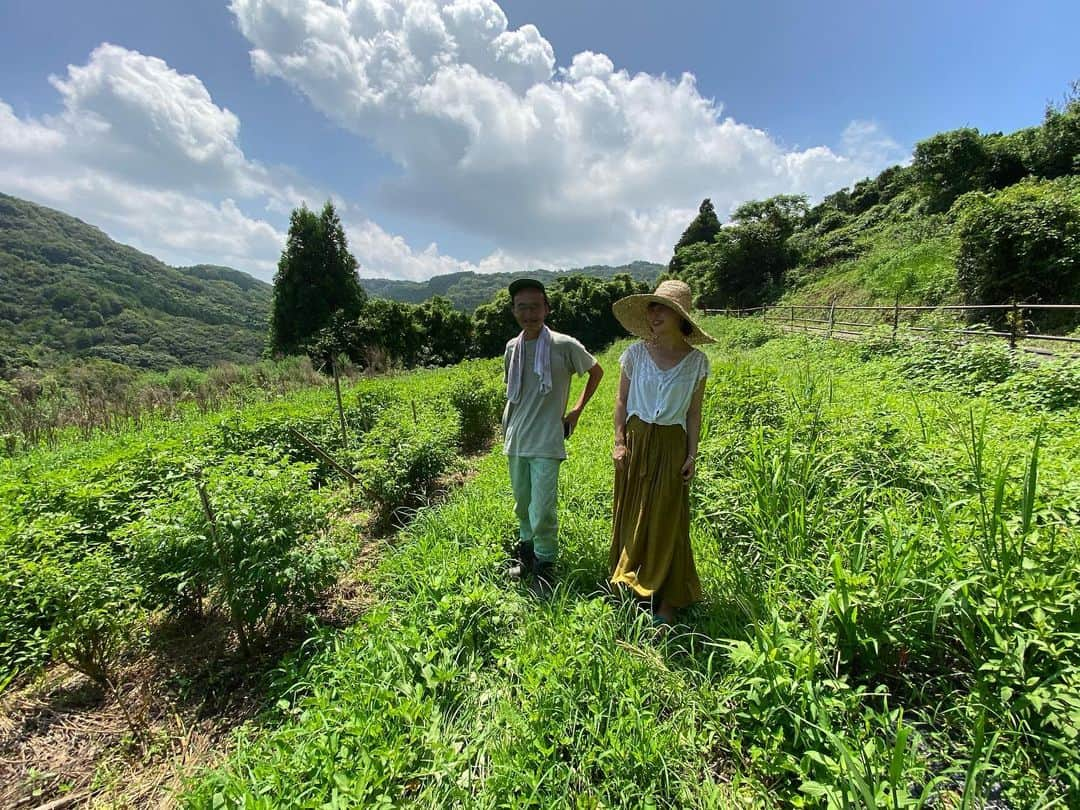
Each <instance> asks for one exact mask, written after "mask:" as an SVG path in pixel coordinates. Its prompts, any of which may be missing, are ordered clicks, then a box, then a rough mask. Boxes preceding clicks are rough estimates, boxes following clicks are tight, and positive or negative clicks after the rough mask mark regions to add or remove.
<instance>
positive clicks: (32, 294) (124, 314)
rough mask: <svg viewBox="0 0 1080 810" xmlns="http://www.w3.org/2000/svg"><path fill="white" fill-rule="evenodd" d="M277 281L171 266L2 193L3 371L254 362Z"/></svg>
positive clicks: (208, 267) (59, 214) (0, 303)
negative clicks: (66, 365) (82, 364)
mask: <svg viewBox="0 0 1080 810" xmlns="http://www.w3.org/2000/svg"><path fill="white" fill-rule="evenodd" d="M271 293H272V287H271V286H270V285H269V284H266V283H265V282H262V281H259V280H258V279H256V278H253V277H252V276H249V275H247V274H246V273H242V272H240V271H238V270H232V269H230V268H227V267H216V266H213V265H196V266H194V267H170V266H169V265H167V264H164V263H163V262H161V261H159V260H158V259H155V258H154V257H153V256H150V255H148V254H146V253H142V252H141V251H138V250H135V249H134V248H132V247H128V246H127V245H122V244H120V243H118V242H115V241H113V240H112V239H110V238H109V237H108V236H106V235H105V233H103V232H102V231H101V230H99V229H98V228H95V227H94V226H92V225H88V224H87V223H85V222H83V221H82V220H79V219H76V218H75V217H72V216H69V215H68V214H64V213H62V212H60V211H56V210H54V209H51V208H46V207H44V206H41V205H37V204H35V203H32V202H28V201H26V200H21V199H19V198H17V197H12V196H9V195H6V194H0V373H3V372H4V370H5V369H11V368H14V367H17V366H22V365H39V366H54V365H57V364H59V363H63V362H66V361H68V360H71V359H75V358H92V357H98V358H105V359H108V360H114V361H116V362H118V363H123V364H125V365H128V366H132V367H135V368H146V369H157V370H165V369H169V368H173V367H176V366H197V367H206V366H210V365H213V364H215V363H218V362H221V361H233V362H238V363H247V362H251V361H253V360H255V359H257V358H258V357H259V355H260V354H261V353H262V350H263V345H264V342H265V338H266V329H267V321H268V318H269V313H270V299H271Z"/></svg>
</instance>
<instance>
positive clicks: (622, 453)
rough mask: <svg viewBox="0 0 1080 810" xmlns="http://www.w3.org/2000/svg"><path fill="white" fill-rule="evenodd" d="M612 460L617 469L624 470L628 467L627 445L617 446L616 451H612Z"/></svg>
mask: <svg viewBox="0 0 1080 810" xmlns="http://www.w3.org/2000/svg"><path fill="white" fill-rule="evenodd" d="M611 458H612V460H613V461H614V462H615V468H616V469H618V470H622V468H623V467H624V466H626V445H625V444H616V445H615V449H614V450H612V451H611Z"/></svg>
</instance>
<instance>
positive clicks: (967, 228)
mask: <svg viewBox="0 0 1080 810" xmlns="http://www.w3.org/2000/svg"><path fill="white" fill-rule="evenodd" d="M956 207H957V208H958V209H959V216H958V222H957V234H958V236H959V237H960V252H959V254H958V256H957V262H956V266H957V281H958V282H959V285H960V288H961V290H963V292H964V297H965V299H966V300H967V301H968V302H970V303H979V304H1003V303H1008V302H1009V301H1012V300H1016V301H1040V302H1043V303H1069V302H1071V301H1072V300H1075V297H1076V296H1078V295H1080V178H1060V179H1058V180H1053V181H1039V180H1034V179H1029V180H1025V181H1023V182H1021V183H1017V184H1016V185H1014V186H1011V187H1009V188H1007V189H1005V190H1004V191H1000V192H998V193H996V194H984V193H979V192H976V193H972V194H969V195H967V196H965V197H964V198H963V199H961V200H959V201H957V204H956Z"/></svg>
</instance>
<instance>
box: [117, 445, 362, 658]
mask: <svg viewBox="0 0 1080 810" xmlns="http://www.w3.org/2000/svg"><path fill="white" fill-rule="evenodd" d="M312 471H313V470H312V466H311V465H307V464H290V463H287V462H284V461H269V460H266V459H251V458H246V457H240V456H231V457H226V458H223V459H222V460H221V461H220V462H219V463H218V464H217V465H216V466H214V467H213V468H210V469H207V470H206V471H205V472H204V473H203V476H202V478H203V481H204V484H203V485H204V486H205V492H206V498H207V503H206V506H208V507H209V510H210V511H209V514H207V510H206V507H204V504H203V502H202V499H201V497H200V494H199V484H198V483H197V482H196V481H192V483H191V484H190V486H186V487H178V488H177V491H176V492H175V493H174V494H173V496H172V497H171V498H163V499H160V500H159V501H157V502H155V503H154V504H153V505H151V507H150V508H148V509H147V511H146V513H145V514H144V516H143V517H142V518H141V519H140V520H139V521H138V522H137V523H135V524H132V525H131V526H129V527H128V528H127V529H126V530H125V531H124V533H123V538H124V539H126V541H127V542H128V543H129V547H130V552H131V555H132V559H133V564H134V566H135V568H136V570H138V571H139V572H140V573H141V574H142V575H143V576H144V577H145V579H146V581H147V583H148V590H149V591H150V593H151V594H152V595H153V597H154V599H155V601H156V602H157V603H158V604H160V605H161V606H163V607H166V608H169V609H170V610H172V611H174V612H178V613H183V612H185V611H190V610H191V609H193V607H194V602H195V600H197V599H198V598H200V596H201V594H203V593H205V594H207V595H209V597H210V599H211V602H212V603H213V604H214V605H215V606H218V607H220V608H222V609H224V610H225V612H226V614H227V616H228V618H229V621H230V623H231V624H232V626H233V628H234V629H235V631H236V634H237V636H238V638H239V640H240V644H241V647H242V648H244V649H245V651H246V649H247V647H248V643H249V639H251V638H252V637H253V636H254V635H256V634H257V633H258V632H259V631H260V629H267V630H272V629H273V628H275V627H276V626H278V625H279V624H280V623H281V622H282V621H284V620H285V619H287V618H288V617H289V616H290V615H292V614H293V613H294V612H295V611H296V610H297V609H299V608H301V607H304V606H306V605H308V604H310V603H311V602H312V601H313V600H314V599H315V597H316V596H317V595H318V593H319V592H320V591H321V590H322V589H323V588H324V587H326V586H327V585H328V584H329V583H330V582H331V580H332V578H333V575H334V573H335V572H336V570H337V568H338V567H339V565H340V562H341V559H340V556H339V555H338V553H337V552H336V550H335V549H334V548H333V547H332V545H331V544H330V542H329V541H328V540H327V538H326V535H325V529H326V515H325V510H324V509H323V508H321V504H320V502H319V498H318V497H317V496H316V495H315V494H314V493H312V492H311V489H310V485H311V478H312Z"/></svg>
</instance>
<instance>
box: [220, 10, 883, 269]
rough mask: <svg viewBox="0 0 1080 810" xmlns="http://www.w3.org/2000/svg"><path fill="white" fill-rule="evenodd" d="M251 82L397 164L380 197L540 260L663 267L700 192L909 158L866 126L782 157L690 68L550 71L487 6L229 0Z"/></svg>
mask: <svg viewBox="0 0 1080 810" xmlns="http://www.w3.org/2000/svg"><path fill="white" fill-rule="evenodd" d="M230 8H231V10H232V12H233V14H234V15H235V17H236V19H237V21H238V23H239V27H240V30H241V32H242V33H243V34H244V36H245V37H246V38H247V39H248V40H249V42H250V43H251V45H252V49H251V60H252V65H253V67H254V69H255V71H256V72H257V73H259V74H261V75H263V76H272V77H277V78H280V79H282V80H284V81H285V82H287V83H288V84H290V85H291V86H293V87H294V88H296V89H298V90H299V91H300V92H301V93H303V94H304V95H305V96H307V98H308V99H309V100H310V101H311V103H312V104H313V105H314V106H315V107H316V108H317V109H319V110H320V111H322V112H323V113H324V114H325V115H326V116H327V117H328V118H330V119H332V120H334V121H336V122H337V123H338V124H340V125H341V126H343V127H345V128H347V129H348V130H350V131H352V132H355V133H357V134H359V135H361V136H363V137H365V138H367V139H369V140H370V141H371V142H372V143H374V144H375V145H376V146H377V147H378V148H380V149H381V150H382V151H384V152H385V153H386V154H388V155H390V156H391V157H392V158H393V159H394V160H395V161H396V162H397V163H398V165H399V166H400V167H401V169H402V174H401V176H400V177H398V178H395V179H394V180H392V181H388V182H387V183H386V184H385V185H384V188H383V199H384V200H386V201H387V202H390V203H392V204H394V205H396V206H399V207H400V208H402V209H405V210H408V211H410V212H414V213H422V214H424V215H427V216H429V217H430V218H432V219H434V220H436V221H441V222H444V223H447V224H451V225H453V226H455V227H458V228H461V229H464V230H466V231H469V232H472V233H475V234H480V235H483V236H486V237H488V238H490V239H492V240H494V241H496V242H497V243H498V244H500V245H502V246H503V249H504V250H505V251H506V252H507V253H509V254H514V255H521V256H536V257H541V259H546V260H547V261H548V262H549V263H556V262H560V261H562V262H567V263H574V262H579V261H594V260H600V259H607V260H615V261H617V260H620V259H628V258H637V257H639V256H644V257H648V258H664V257H666V254H667V253H668V252H669V251H670V246H671V244H672V243H673V241H674V238H676V237H677V236H678V232H679V230H680V229H681V228H682V227H685V224H686V221H687V219H686V218H685V217H684V216H683V215H684V214H686V213H690V215H691V216H692V212H693V210H694V209H695V208H696V206H697V203H698V202H700V200H701V199H702V198H703V197H706V196H708V197H711V198H712V199H713V201H714V204H715V205H716V206H717V209H718V210H719V211H720V212H725V211H730V210H731V209H733V208H734V207H735V206H736V205H737V204H739V203H740V202H743V201H745V200H747V199H752V198H760V197H765V196H769V195H772V194H777V193H806V194H809V195H810V196H811V197H820V196H822V195H823V194H825V193H828V192H829V191H833V190H835V189H837V188H839V187H841V186H844V185H847V184H849V183H851V182H852V181H854V180H857V179H859V178H861V177H864V176H867V175H872V174H874V173H876V172H878V171H880V170H881V169H882V168H884V167H885V166H886V165H888V164H889V163H891V162H895V161H897V160H900V159H902V158H903V157H904V153H903V150H901V149H900V147H899V146H898V145H897V144H896V143H895V142H894V141H892V140H891V139H889V138H888V137H887V135H885V134H884V133H882V132H880V131H879V130H878V129H877V127H876V126H874V125H873V124H872V123H869V122H854V123H853V124H851V125H850V126H849V127H848V128H847V129H846V130H845V131H844V132H843V133H842V135H841V136H840V147H839V148H838V149H833V148H830V147H827V146H816V147H811V148H806V149H788V148H785V147H784V146H783V145H782V144H780V143H778V142H777V140H776V139H775V138H773V137H771V136H770V135H769V134H768V133H767V132H765V131H763V130H761V129H758V128H755V127H752V126H749V125H747V124H744V123H740V122H737V121H735V120H733V119H732V118H730V117H727V118H725V117H723V115H722V107H721V105H720V104H718V103H717V102H715V101H713V100H712V99H708V98H705V97H703V96H702V95H701V94H700V93H699V92H698V89H697V86H696V83H695V79H694V77H693V76H692V75H690V74H683V75H682V76H680V77H678V78H669V77H666V76H653V75H649V74H645V73H637V74H631V73H629V72H628V71H626V70H618V69H616V66H615V65H614V64H613V63H612V61H611V59H610V58H608V57H607V56H605V55H604V54H599V53H593V52H590V51H585V52H582V53H579V54H577V55H575V56H574V57H573V58H572V60H571V64H570V66H569V67H565V68H558V69H557V68H556V66H555V59H554V51H553V49H552V47H551V44H550V43H549V42H547V40H545V39H544V37H543V36H542V34H541V33H540V31H538V30H537V29H536V28H535V27H534V26H531V25H526V26H522V27H521V28H518V29H513V30H511V29H510V28H509V24H508V20H507V18H506V15H505V14H504V13H503V11H502V9H501V8H500V7H499V6H498V4H497V3H495V2H493V0H439V1H438V2H436V0H343V2H340V3H339V2H325V0H232V3H231V6H230Z"/></svg>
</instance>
